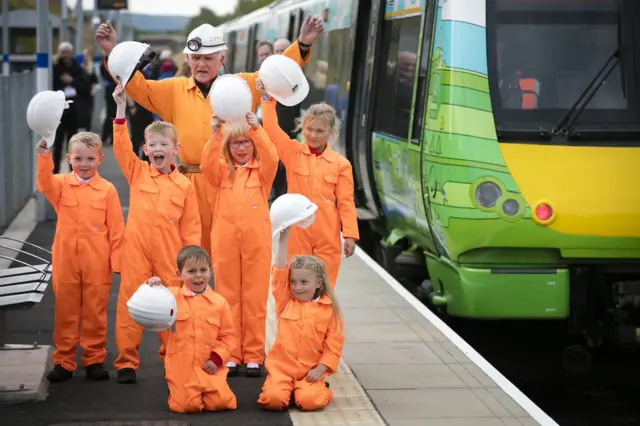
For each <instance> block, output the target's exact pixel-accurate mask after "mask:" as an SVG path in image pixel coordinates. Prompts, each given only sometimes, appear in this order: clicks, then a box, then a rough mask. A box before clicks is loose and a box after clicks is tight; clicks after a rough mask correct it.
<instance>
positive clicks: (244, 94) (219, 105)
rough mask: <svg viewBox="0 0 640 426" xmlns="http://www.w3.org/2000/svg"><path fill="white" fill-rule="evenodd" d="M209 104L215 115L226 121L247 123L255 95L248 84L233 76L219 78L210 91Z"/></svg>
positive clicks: (226, 122) (227, 75) (227, 122)
mask: <svg viewBox="0 0 640 426" xmlns="http://www.w3.org/2000/svg"><path fill="white" fill-rule="evenodd" d="M209 103H210V104H211V108H212V109H213V113H214V114H215V115H216V116H218V117H219V118H221V119H222V120H224V121H225V124H229V123H233V122H246V121H247V119H246V116H247V113H248V112H251V106H252V104H253V95H252V94H251V89H249V85H248V84H247V82H246V81H245V80H244V79H242V78H240V77H238V76H237V75H233V74H226V75H222V76H219V77H218V78H216V80H215V81H214V83H213V86H211V90H210V91H209Z"/></svg>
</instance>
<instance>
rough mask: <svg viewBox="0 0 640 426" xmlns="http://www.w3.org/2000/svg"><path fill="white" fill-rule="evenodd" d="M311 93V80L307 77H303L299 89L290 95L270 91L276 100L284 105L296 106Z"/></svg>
mask: <svg viewBox="0 0 640 426" xmlns="http://www.w3.org/2000/svg"><path fill="white" fill-rule="evenodd" d="M308 94H309V82H308V81H307V79H306V78H305V79H302V81H300V84H299V86H298V90H296V91H295V93H292V94H291V95H290V96H279V95H276V94H274V93H269V95H271V96H272V97H273V99H275V100H276V101H278V102H280V103H281V104H282V105H284V106H295V105H298V104H299V103H301V102H302V101H304V100H305V98H306V97H307V95H308Z"/></svg>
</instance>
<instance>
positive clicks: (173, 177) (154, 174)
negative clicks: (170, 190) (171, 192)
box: [149, 163, 180, 183]
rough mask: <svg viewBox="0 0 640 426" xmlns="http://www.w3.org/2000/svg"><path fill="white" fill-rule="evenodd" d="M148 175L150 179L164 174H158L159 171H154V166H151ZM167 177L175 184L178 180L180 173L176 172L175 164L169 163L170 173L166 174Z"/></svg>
mask: <svg viewBox="0 0 640 426" xmlns="http://www.w3.org/2000/svg"><path fill="white" fill-rule="evenodd" d="M149 174H150V175H151V177H157V176H160V175H162V174H164V173H160V171H159V170H158V169H156V166H154V165H153V164H152V165H151V167H149ZM167 176H169V178H170V179H171V180H172V181H174V182H176V183H177V181H178V180H179V179H180V172H179V171H178V168H177V167H176V165H175V164H173V163H171V173H169V174H167Z"/></svg>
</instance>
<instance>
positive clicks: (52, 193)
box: [36, 141, 63, 211]
mask: <svg viewBox="0 0 640 426" xmlns="http://www.w3.org/2000/svg"><path fill="white" fill-rule="evenodd" d="M41 144H42V141H41ZM44 144H45V145H46V142H44ZM38 151H39V152H38V170H37V171H36V189H37V190H38V192H39V193H41V194H43V195H44V196H45V197H46V198H47V200H48V201H49V202H50V203H51V205H52V206H53V208H54V209H55V210H56V211H58V201H60V195H61V193H62V178H63V177H62V175H54V174H53V159H52V158H51V151H49V150H48V149H47V150H46V151H44V152H41V149H38Z"/></svg>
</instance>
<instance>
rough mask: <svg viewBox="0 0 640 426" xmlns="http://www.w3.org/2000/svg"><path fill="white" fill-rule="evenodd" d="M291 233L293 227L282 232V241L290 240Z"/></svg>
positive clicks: (288, 227)
mask: <svg viewBox="0 0 640 426" xmlns="http://www.w3.org/2000/svg"><path fill="white" fill-rule="evenodd" d="M290 233H291V227H290V226H287V227H286V228H284V229H283V230H282V231H280V240H283V239H285V238H289V234H290Z"/></svg>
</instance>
